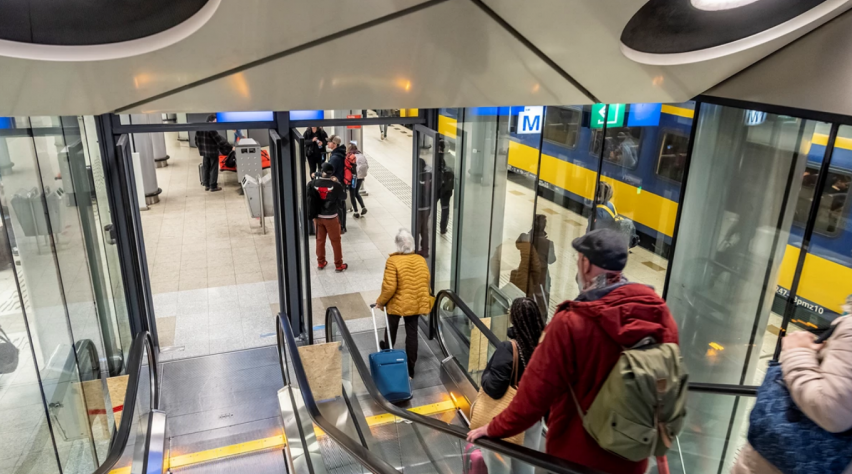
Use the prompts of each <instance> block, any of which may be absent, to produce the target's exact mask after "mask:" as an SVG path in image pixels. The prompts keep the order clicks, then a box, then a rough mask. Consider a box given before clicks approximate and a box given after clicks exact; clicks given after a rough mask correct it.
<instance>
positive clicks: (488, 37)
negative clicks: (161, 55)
mask: <svg viewBox="0 0 852 474" xmlns="http://www.w3.org/2000/svg"><path fill="white" fill-rule="evenodd" d="M588 102H589V100H588V99H587V98H586V97H585V96H584V95H583V94H582V93H581V92H580V91H578V90H577V89H576V88H574V87H573V86H572V85H571V84H570V83H569V82H568V81H566V80H565V79H564V78H563V77H562V76H561V75H559V73H557V72H556V71H555V70H554V69H552V68H551V67H549V66H548V65H547V64H546V63H545V62H544V61H542V60H541V59H540V58H539V57H538V56H536V55H535V54H533V53H532V52H531V51H530V50H529V49H527V48H526V47H525V46H523V45H522V44H521V43H520V42H518V41H517V40H516V39H515V38H514V37H513V36H512V35H511V34H509V33H508V32H507V31H506V30H504V29H503V28H502V27H501V26H500V25H498V24H497V23H496V22H494V21H493V20H492V19H491V18H489V17H488V16H487V15H486V14H485V13H483V12H482V11H481V10H480V9H479V8H478V7H476V6H475V5H474V4H473V3H472V2H469V1H468V0H451V1H448V2H445V3H441V4H438V5H435V6H432V7H430V8H427V9H423V10H421V11H419V12H416V13H412V14H410V15H407V16H404V17H401V18H398V19H395V20H393V21H390V22H387V23H383V24H381V25H377V26H375V27H372V28H370V29H367V30H363V31H361V32H358V33H355V34H352V35H349V36H346V37H345V38H341V39H338V40H335V41H332V42H328V43H325V44H322V45H320V46H316V47H314V48H311V49H309V50H306V51H303V52H300V53H296V54H293V55H291V56H287V57H284V58H281V59H278V60H275V61H273V62H270V63H267V64H264V65H261V66H258V67H255V68H252V69H249V70H247V71H245V72H242V73H240V74H236V75H233V76H229V77H226V78H223V79H219V80H216V81H213V82H210V83H207V84H204V85H201V86H198V87H195V88H193V89H189V90H186V91H183V92H180V93H178V94H175V95H173V96H170V97H166V98H163V99H160V100H157V101H155V102H152V103H148V104H145V105H143V106H141V107H138V108H134V109H132V110H131V111H133V112H137V111H138V112H146V113H149V112H163V111H186V112H205V111H210V110H258V109H260V110H299V109H332V108H334V109H361V108H365V107H370V108H407V107H454V106H487V105H539V104H580V103H588Z"/></svg>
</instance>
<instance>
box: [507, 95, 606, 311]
mask: <svg viewBox="0 0 852 474" xmlns="http://www.w3.org/2000/svg"><path fill="white" fill-rule="evenodd" d="M590 117H591V107H590V106H585V107H547V108H546V109H545V122H544V123H545V124H546V126H545V135H544V141H543V143H542V149H541V165H540V168H539V181H538V187H537V196H536V202H535V209H536V211H535V213H536V214H537V215H536V216H535V217H534V220H533V222H531V223H530V222H529V221H527V225H529V226H530V234H531V235H532V237H531V241H532V242H533V247H534V248H535V249H536V256H535V257H533V258H534V259H537V260H538V262H539V267H538V268H540V271H539V275H538V280H539V281H540V283H539V287H540V292H541V293H542V294H543V295H544V298H543V299H544V301H545V303H546V304H545V305H544V306H543V308H542V314H547V317H548V319H549V318H552V317H553V315H554V313H555V312H556V306H557V305H558V304H559V303H561V302H563V301H565V300H569V299H573V298H575V297H576V296H577V294H578V293H579V290H578V288H577V283H576V281H575V276H576V274H577V267H576V265H577V264H576V262H577V258H576V254H575V252H574V250H573V249H572V248H571V241H573V240H574V239H576V238H577V237H579V236H580V235H582V234H584V233H585V232H586V229H587V227H588V224H587V221H588V219H589V216H591V214H592V213H591V203H592V198H593V197H594V193H595V182H596V181H597V170H598V166H599V160H598V154H591V153H589V150H590V149H593V148H594V145H593V144H592V143H593V140H594V133H593V130H592V129H591V128H590V126H589V123H590ZM553 130H566V131H567V136H569V137H570V136H574V135H576V138H574V139H569V140H560V139H558V138H559V134H555V133H553ZM575 131H576V132H575ZM528 148H529V147H528V146H526V147H518V148H517V149H516V150H512V151H510V156H509V162H510V163H515V162H516V160H518V159H522V157H524V156H527V155H524V154H522V152H529V151H533V152H535V153H536V154H537V150H534V149H533V150H527V149H528ZM599 149H600V148H598V150H599ZM516 153H517V158H516ZM527 160H528V158H527Z"/></svg>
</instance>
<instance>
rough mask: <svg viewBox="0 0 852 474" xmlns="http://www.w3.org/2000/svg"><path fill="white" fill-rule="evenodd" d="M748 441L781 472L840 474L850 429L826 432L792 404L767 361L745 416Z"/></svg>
mask: <svg viewBox="0 0 852 474" xmlns="http://www.w3.org/2000/svg"><path fill="white" fill-rule="evenodd" d="M749 423H750V424H749V428H748V442H749V443H750V444H751V446H752V447H753V448H754V449H755V451H757V452H758V453H759V454H760V455H761V456H763V457H764V458H766V460H767V461H769V462H770V463H772V465H774V466H775V467H776V468H777V469H778V470H780V471H781V472H783V473H784V474H810V473H817V472H818V473H820V474H835V473H836V474H840V473H842V472H843V471H844V470H845V469H846V468H847V467H848V466H849V465H850V463H852V430H849V431H846V432H845V433H830V432H828V431H826V430H824V429H822V428H821V427H820V426H819V425H817V424H816V423H814V422H813V421H811V420H810V419H809V418H808V417H807V415H805V414H804V413H803V412H802V411H801V410H800V409H799V407H797V406H796V403H795V401H793V397H791V396H790V391H789V390H788V389H787V385H786V384H785V383H784V375H783V373H782V372H781V365H780V364H779V363H778V362H770V363H769V368H768V369H767V371H766V378H765V379H764V380H763V384H762V385H761V386H760V388H758V390H757V401H756V402H755V404H754V409H752V411H751V415H750V416H749Z"/></svg>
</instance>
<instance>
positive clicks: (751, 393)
mask: <svg viewBox="0 0 852 474" xmlns="http://www.w3.org/2000/svg"><path fill="white" fill-rule="evenodd" d="M689 391H690V392H695V393H710V394H715V395H730V396H736V397H756V396H757V386H755V385H731V384H720V383H696V382H690V383H689Z"/></svg>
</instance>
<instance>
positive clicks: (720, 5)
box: [690, 0, 758, 11]
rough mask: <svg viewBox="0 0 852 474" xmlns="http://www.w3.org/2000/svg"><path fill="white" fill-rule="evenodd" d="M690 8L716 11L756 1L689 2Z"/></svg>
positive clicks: (702, 0) (714, 0)
mask: <svg viewBox="0 0 852 474" xmlns="http://www.w3.org/2000/svg"><path fill="white" fill-rule="evenodd" d="M690 1H691V2H692V6H693V7H695V8H697V9H699V10H707V11H718V10H730V9H732V8H739V7H742V6H745V5H748V4H749V3H754V2H757V1H758V0H690Z"/></svg>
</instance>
